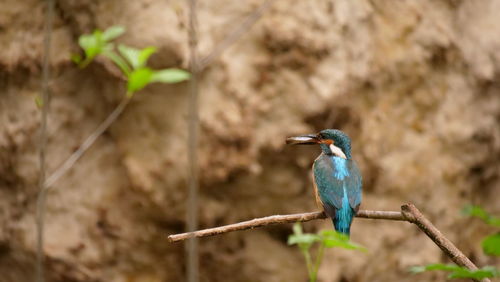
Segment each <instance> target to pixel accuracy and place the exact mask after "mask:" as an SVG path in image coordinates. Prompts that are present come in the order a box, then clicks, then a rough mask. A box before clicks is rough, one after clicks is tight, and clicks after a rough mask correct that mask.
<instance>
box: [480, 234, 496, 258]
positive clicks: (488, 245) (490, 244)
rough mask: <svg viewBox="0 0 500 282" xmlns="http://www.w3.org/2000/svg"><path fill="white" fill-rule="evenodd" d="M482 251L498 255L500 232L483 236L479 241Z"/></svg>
mask: <svg viewBox="0 0 500 282" xmlns="http://www.w3.org/2000/svg"><path fill="white" fill-rule="evenodd" d="M481 245H482V246H483V251H484V252H485V253H486V254H488V255H493V256H500V233H497V234H493V235H490V236H488V237H486V238H484V240H483V242H482V243H481Z"/></svg>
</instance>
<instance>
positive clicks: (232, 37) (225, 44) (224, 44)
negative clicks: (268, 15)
mask: <svg viewBox="0 0 500 282" xmlns="http://www.w3.org/2000/svg"><path fill="white" fill-rule="evenodd" d="M273 1H274V0H266V1H264V3H262V4H261V5H260V6H259V7H258V8H257V9H255V10H254V11H253V12H252V13H251V14H249V15H248V16H247V17H246V18H245V20H243V22H242V23H241V24H240V25H239V26H237V27H236V28H235V29H234V30H233V31H231V33H229V34H228V35H227V36H226V37H225V38H224V39H223V40H222V41H221V42H220V43H219V44H217V46H215V48H214V49H213V50H212V52H210V54H208V55H207V56H206V57H204V58H203V59H201V60H200V68H199V70H200V71H201V70H203V69H205V68H206V67H207V66H208V65H210V64H211V63H212V62H213V61H214V60H215V59H216V58H217V57H219V56H220V55H221V54H222V53H223V52H224V50H226V49H227V48H229V46H231V45H232V44H233V43H235V42H236V41H237V40H238V39H240V38H241V36H242V35H243V34H245V33H246V32H247V31H248V30H250V28H251V27H252V26H253V25H254V24H255V23H256V22H257V21H258V20H259V19H260V18H261V17H262V15H263V14H264V12H265V11H266V10H267V9H268V8H269V7H270V6H271V4H272V2H273Z"/></svg>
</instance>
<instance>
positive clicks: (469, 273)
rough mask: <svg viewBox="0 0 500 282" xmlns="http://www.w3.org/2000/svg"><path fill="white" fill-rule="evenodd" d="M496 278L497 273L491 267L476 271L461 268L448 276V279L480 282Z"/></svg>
mask: <svg viewBox="0 0 500 282" xmlns="http://www.w3.org/2000/svg"><path fill="white" fill-rule="evenodd" d="M497 276H499V271H498V270H497V269H495V268H494V267H492V266H485V267H483V268H480V269H478V270H469V269H466V268H463V267H461V268H459V269H457V270H455V271H453V272H452V273H450V275H448V278H472V279H476V280H481V279H484V278H492V277H497Z"/></svg>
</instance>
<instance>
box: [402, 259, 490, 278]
mask: <svg viewBox="0 0 500 282" xmlns="http://www.w3.org/2000/svg"><path fill="white" fill-rule="evenodd" d="M431 270H444V271H447V272H450V274H449V275H448V278H451V279H453V278H471V279H477V280H480V279H483V278H492V277H499V276H500V271H499V270H498V269H496V268H494V267H492V266H485V267H483V268H481V269H478V270H469V269H467V268H464V267H461V266H458V265H454V264H441V263H436V264H429V265H426V266H414V267H412V268H411V269H410V271H411V272H412V273H421V272H425V271H431Z"/></svg>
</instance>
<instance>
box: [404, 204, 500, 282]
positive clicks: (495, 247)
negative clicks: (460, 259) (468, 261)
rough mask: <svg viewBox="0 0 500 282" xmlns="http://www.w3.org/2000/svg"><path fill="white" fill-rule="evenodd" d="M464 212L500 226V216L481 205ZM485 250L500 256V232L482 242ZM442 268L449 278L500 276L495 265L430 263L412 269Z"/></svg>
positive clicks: (417, 270) (486, 252)
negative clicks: (481, 266) (476, 266)
mask: <svg viewBox="0 0 500 282" xmlns="http://www.w3.org/2000/svg"><path fill="white" fill-rule="evenodd" d="M462 214H463V215H466V216H472V217H477V218H480V219H482V220H483V221H484V222H485V223H486V224H489V225H491V226H495V227H500V218H498V217H494V216H492V215H490V214H489V213H488V212H486V211H485V210H484V209H483V208H481V207H480V206H474V205H467V206H465V207H464V208H463V209H462ZM481 246H482V248H483V251H484V253H485V254H487V255H493V256H500V233H496V234H492V235H489V236H487V237H485V238H484V239H483V241H482V242H481ZM432 270H442V271H447V272H450V274H449V275H448V278H450V279H453V278H471V279H476V280H481V279H483V278H492V277H500V269H497V268H495V267H493V266H485V267H483V268H480V269H477V270H470V269H467V268H465V267H462V266H458V265H453V264H441V263H436V264H429V265H425V266H414V267H412V268H411V269H410V272H412V273H421V272H425V271H432Z"/></svg>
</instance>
